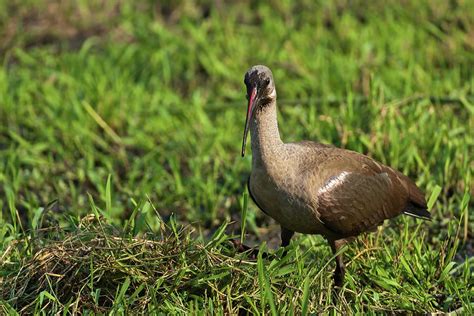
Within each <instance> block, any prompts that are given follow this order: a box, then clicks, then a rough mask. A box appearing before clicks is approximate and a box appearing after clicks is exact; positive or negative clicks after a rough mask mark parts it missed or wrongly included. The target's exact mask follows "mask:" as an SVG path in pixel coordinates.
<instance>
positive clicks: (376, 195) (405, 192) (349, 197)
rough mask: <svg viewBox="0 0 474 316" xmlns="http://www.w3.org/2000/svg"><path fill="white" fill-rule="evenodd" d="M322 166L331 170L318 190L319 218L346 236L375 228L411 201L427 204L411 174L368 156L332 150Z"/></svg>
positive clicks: (421, 204)
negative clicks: (410, 177) (407, 174)
mask: <svg viewBox="0 0 474 316" xmlns="http://www.w3.org/2000/svg"><path fill="white" fill-rule="evenodd" d="M320 168H324V169H325V170H331V173H325V176H324V180H323V181H322V182H321V185H320V186H319V187H318V188H317V192H316V194H317V201H318V211H319V213H320V219H321V221H322V222H323V223H324V224H325V226H327V227H328V228H329V229H331V230H332V231H334V232H336V233H338V234H341V235H343V236H356V235H358V234H360V233H362V232H365V231H369V230H372V229H374V228H375V227H376V226H378V225H380V224H381V223H382V222H383V221H384V220H385V219H388V218H392V217H395V216H397V215H399V214H401V213H403V212H404V211H405V210H406V209H407V208H408V207H409V206H410V205H412V204H415V205H420V206H425V207H426V201H425V200H424V196H423V194H422V192H421V190H419V189H418V188H417V187H416V185H415V184H414V183H413V182H412V181H411V180H410V179H409V178H408V177H406V176H404V175H403V174H401V173H399V172H398V171H395V170H393V169H391V168H389V167H387V166H384V165H382V164H379V163H377V162H376V161H374V160H372V159H371V158H369V157H367V156H364V155H361V154H358V153H355V152H350V151H345V150H344V151H343V150H333V151H332V152H330V153H328V154H327V156H326V159H325V161H324V162H323V163H322V165H321V166H320ZM320 170H321V169H320ZM323 174H324V173H323Z"/></svg>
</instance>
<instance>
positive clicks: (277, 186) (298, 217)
mask: <svg viewBox="0 0 474 316" xmlns="http://www.w3.org/2000/svg"><path fill="white" fill-rule="evenodd" d="M298 180H301V179H298V178H297V177H294V176H292V175H291V174H285V173H284V172H281V173H280V174H279V175H273V174H269V173H268V172H266V171H265V170H252V174H251V176H250V181H249V189H250V191H251V194H252V196H253V197H254V199H255V200H256V203H257V204H258V205H259V206H260V207H261V208H262V210H263V211H264V212H265V213H266V214H268V215H269V216H271V217H272V218H274V219H275V220H276V221H277V222H278V223H280V225H282V226H284V227H285V228H287V229H290V230H293V231H296V232H300V233H309V234H318V233H323V231H324V226H323V225H322V223H321V221H320V219H319V216H318V215H319V214H318V212H317V211H316V208H315V206H316V204H317V203H316V201H314V200H312V198H311V196H310V195H309V194H307V192H306V191H307V189H306V188H305V185H304V184H305V183H304V181H298Z"/></svg>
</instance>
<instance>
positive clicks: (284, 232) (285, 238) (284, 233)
mask: <svg viewBox="0 0 474 316" xmlns="http://www.w3.org/2000/svg"><path fill="white" fill-rule="evenodd" d="M280 227H281V246H282V247H286V246H288V245H289V244H290V239H291V237H293V235H294V234H295V232H294V231H292V230H289V229H286V228H285V227H283V226H280Z"/></svg>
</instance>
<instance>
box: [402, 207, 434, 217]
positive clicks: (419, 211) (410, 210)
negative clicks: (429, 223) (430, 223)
mask: <svg viewBox="0 0 474 316" xmlns="http://www.w3.org/2000/svg"><path fill="white" fill-rule="evenodd" d="M403 214H405V215H409V216H412V217H416V218H421V219H426V220H431V214H430V212H428V209H427V208H426V207H420V206H418V205H414V204H412V203H408V205H407V208H406V209H405V211H403Z"/></svg>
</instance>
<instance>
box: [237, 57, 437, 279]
mask: <svg viewBox="0 0 474 316" xmlns="http://www.w3.org/2000/svg"><path fill="white" fill-rule="evenodd" d="M244 83H245V86H246V90H247V95H246V97H247V100H248V106H247V115H246V120H245V127H244V134H243V140H242V152H241V154H242V157H244V156H245V148H246V142H247V138H248V133H249V131H250V135H251V148H252V169H251V172H250V176H249V177H248V181H247V187H248V192H249V196H250V197H251V199H252V200H253V202H254V203H255V204H256V205H257V206H258V208H259V209H260V210H262V211H263V212H264V213H265V214H267V215H268V216H270V217H272V218H273V219H275V220H276V221H277V222H278V223H279V224H280V227H281V246H282V247H286V246H288V245H289V243H290V240H291V238H292V237H293V235H294V234H295V232H298V233H303V234H317V235H322V236H323V237H324V238H325V239H326V240H327V241H328V243H329V245H330V247H331V249H332V252H333V253H334V257H335V261H336V269H335V271H334V274H333V278H334V285H335V286H337V287H341V286H342V285H343V281H344V275H345V265H344V261H343V258H342V255H341V254H340V252H339V250H340V249H341V247H343V246H344V245H345V244H347V243H348V242H350V241H352V240H354V239H355V238H356V237H357V236H358V235H360V234H362V233H365V232H370V231H374V230H376V229H377V227H378V226H379V225H381V224H382V223H383V222H384V220H386V219H390V218H393V217H396V216H398V215H401V214H405V215H409V216H413V217H416V218H422V219H430V213H429V211H428V206H427V203H426V199H425V196H424V193H423V192H422V191H421V189H419V188H418V187H417V185H416V184H415V183H414V182H413V181H412V180H411V179H410V178H408V177H407V176H405V175H404V174H402V173H401V172H399V171H397V170H395V169H393V168H391V167H389V166H386V165H383V164H382V163H380V162H377V161H376V160H374V159H372V158H370V157H368V156H366V155H363V154H361V153H358V152H355V151H351V150H347V149H342V148H338V147H335V146H332V145H327V144H322V143H318V142H313V141H302V142H294V143H284V142H283V141H282V139H281V137H280V132H279V129H278V120H277V106H276V99H277V93H276V87H275V82H274V79H273V74H272V71H271V70H270V69H269V68H268V67H266V66H263V65H256V66H252V67H251V68H250V69H249V70H248V71H247V72H246V73H245V77H244Z"/></svg>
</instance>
